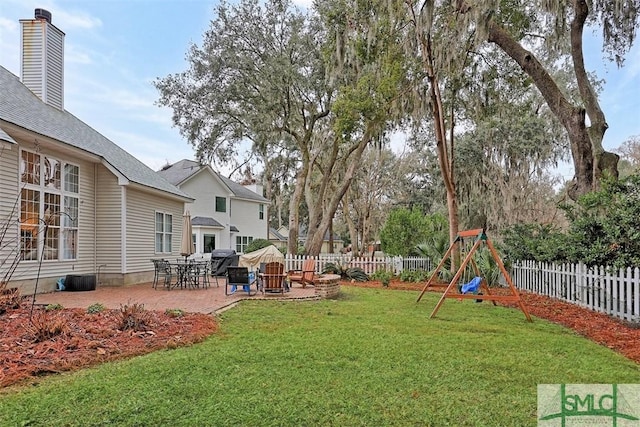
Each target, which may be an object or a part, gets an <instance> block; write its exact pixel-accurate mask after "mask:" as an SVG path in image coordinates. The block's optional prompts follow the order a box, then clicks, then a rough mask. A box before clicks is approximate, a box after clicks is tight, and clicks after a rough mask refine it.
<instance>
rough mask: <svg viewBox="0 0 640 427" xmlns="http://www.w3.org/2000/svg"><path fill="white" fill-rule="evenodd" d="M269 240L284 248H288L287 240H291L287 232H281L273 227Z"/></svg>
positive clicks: (270, 230) (277, 246)
mask: <svg viewBox="0 0 640 427" xmlns="http://www.w3.org/2000/svg"><path fill="white" fill-rule="evenodd" d="M269 241H270V242H271V243H273V244H274V245H275V246H276V248H284V249H285V250H286V249H287V242H288V241H289V237H288V236H287V235H286V234H282V233H280V232H279V231H278V230H276V229H275V228H273V227H270V228H269Z"/></svg>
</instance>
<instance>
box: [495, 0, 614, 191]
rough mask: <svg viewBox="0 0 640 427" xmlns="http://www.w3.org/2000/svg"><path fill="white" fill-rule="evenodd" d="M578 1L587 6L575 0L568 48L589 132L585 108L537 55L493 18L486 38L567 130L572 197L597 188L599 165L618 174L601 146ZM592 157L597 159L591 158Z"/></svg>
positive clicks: (603, 123)
mask: <svg viewBox="0 0 640 427" xmlns="http://www.w3.org/2000/svg"><path fill="white" fill-rule="evenodd" d="M580 4H582V6H584V7H586V4H584V1H582V0H576V3H575V4H574V6H575V7H576V17H575V18H574V21H573V22H572V27H571V51H572V55H573V60H574V61H573V62H574V72H575V73H576V78H577V79H578V84H579V88H580V94H581V96H582V98H583V101H584V103H585V105H586V106H587V109H588V112H589V118H590V119H591V120H592V123H593V128H592V129H591V133H590V132H589V129H588V128H587V125H586V112H587V110H585V109H584V108H580V107H577V106H574V105H572V104H571V103H570V102H569V100H568V99H567V98H566V97H565V96H564V94H563V93H562V91H561V90H560V88H559V87H558V86H557V85H556V83H555V81H554V80H553V78H552V77H551V75H550V74H549V73H548V72H547V70H545V68H544V67H543V66H542V64H541V63H540V62H539V61H538V59H537V58H536V57H535V56H534V55H533V54H532V53H531V52H529V51H528V50H526V49H524V48H523V47H522V46H521V45H520V44H519V43H518V42H517V41H516V40H515V39H514V38H513V37H511V35H510V34H509V33H508V32H507V31H506V30H505V29H504V28H502V27H501V26H499V25H498V24H497V23H496V22H495V21H493V20H492V21H491V22H490V23H489V25H488V31H489V35H488V40H489V42H492V43H495V44H496V45H497V46H499V47H500V48H501V49H502V50H503V51H504V52H505V53H506V54H507V55H509V56H510V57H511V58H512V59H514V60H515V61H516V62H517V63H518V65H520V67H521V68H522V69H523V70H524V71H525V72H526V73H527V74H528V75H529V76H530V77H531V78H532V79H533V81H534V82H535V85H536V87H537V88H538V90H539V91H540V93H541V94H542V96H543V97H544V99H545V101H546V102H547V105H548V106H549V108H550V109H551V111H552V112H553V114H554V115H555V116H556V117H557V118H558V120H559V121H560V123H561V124H562V125H563V126H564V128H565V129H566V131H567V135H568V137H569V142H570V144H571V154H572V158H573V166H574V173H575V175H574V178H573V182H572V183H571V186H570V188H569V191H568V194H569V197H571V198H572V199H573V200H576V199H577V198H578V197H579V196H581V195H583V194H586V193H588V192H590V191H592V190H593V189H595V188H596V186H597V179H599V177H600V176H601V175H602V169H601V168H602V167H607V168H610V169H613V171H612V172H611V174H612V175H614V176H616V177H617V167H616V165H617V160H616V157H615V155H610V154H612V153H607V154H605V152H604V150H603V149H602V137H603V136H604V132H605V130H606V128H607V124H606V121H605V120H604V114H603V113H602V111H601V109H600V107H599V105H598V102H597V98H596V96H595V92H594V91H593V89H592V88H591V84H590V83H589V80H588V78H587V74H586V71H585V70H584V61H583V57H582V28H583V26H584V20H585V19H586V14H588V10H586V12H585V10H583V8H582V7H581V6H580ZM592 136H593V138H592ZM594 157H595V158H596V159H597V160H595V161H594Z"/></svg>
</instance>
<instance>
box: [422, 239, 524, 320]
mask: <svg viewBox="0 0 640 427" xmlns="http://www.w3.org/2000/svg"><path fill="white" fill-rule="evenodd" d="M469 238H472V239H475V241H474V244H473V246H472V247H471V249H470V250H469V251H468V252H467V253H466V255H465V257H464V259H463V261H462V262H461V263H460V267H458V270H457V271H456V274H455V275H454V276H453V278H452V279H451V282H449V284H448V285H447V286H446V287H445V290H444V292H443V293H442V296H441V297H440V300H439V301H438V303H437V304H436V306H435V308H434V309H433V311H432V312H431V316H429V318H433V317H435V315H436V313H437V312H438V310H439V309H440V307H441V306H442V304H443V303H444V300H445V299H446V298H456V299H474V300H477V301H484V300H487V301H491V302H493V305H496V302H505V303H516V304H517V305H518V307H520V310H522V312H523V313H524V315H525V317H526V318H527V320H528V321H529V322H531V321H532V320H531V316H530V315H529V312H528V311H527V307H526V306H525V305H524V302H523V301H522V298H520V294H519V293H518V290H517V289H516V287H515V286H514V285H513V281H512V280H511V276H510V275H509V273H508V272H507V270H506V268H505V267H504V263H503V262H502V259H501V258H500V256H499V255H498V252H497V251H496V249H495V247H494V246H493V243H491V240H489V238H487V235H486V233H485V232H484V229H482V228H478V229H474V230H466V231H460V232H459V233H458V235H457V236H456V239H455V241H454V242H453V243H452V244H451V246H449V249H448V250H447V252H446V253H445V255H444V256H443V257H442V260H441V261H440V263H439V264H438V266H437V267H436V269H435V270H434V271H433V274H432V275H431V277H430V278H429V280H428V281H427V283H426V284H425V286H424V288H422V292H420V295H419V296H418V300H417V301H416V302H419V301H420V300H421V299H422V296H423V295H424V293H425V292H426V291H427V290H428V289H430V288H442V287H443V285H442V284H438V283H436V278H437V277H438V273H439V272H440V270H441V269H442V267H443V266H444V264H445V262H446V260H447V259H448V258H449V257H451V255H452V253H453V251H454V249H455V248H456V246H457V245H459V244H462V243H464V239H469ZM483 244H485V245H487V248H488V249H489V252H490V253H491V256H492V257H493V259H494V260H495V262H496V264H497V265H498V268H500V271H501V272H502V275H503V276H504V279H505V281H506V283H507V285H508V288H509V291H510V293H509V294H508V295H496V294H492V293H491V290H490V289H489V287H488V286H487V283H486V281H485V280H484V278H483V279H482V283H481V285H480V289H482V291H483V293H482V294H477V295H476V294H463V293H460V292H459V291H458V287H457V286H456V284H457V283H458V281H459V280H460V278H461V277H462V275H463V273H464V271H465V269H466V268H467V265H468V264H471V267H472V268H473V270H474V272H475V274H476V276H481V273H480V270H479V268H478V266H477V264H476V262H475V260H474V258H473V256H474V255H475V253H476V251H477V250H478V248H479V247H480V246H481V245H483Z"/></svg>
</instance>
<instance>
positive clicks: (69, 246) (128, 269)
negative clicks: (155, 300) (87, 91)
mask: <svg viewBox="0 0 640 427" xmlns="http://www.w3.org/2000/svg"><path fill="white" fill-rule="evenodd" d="M20 24H21V27H22V37H21V40H22V54H21V61H22V64H21V70H22V82H21V81H20V80H19V79H18V77H17V76H15V75H13V74H12V73H10V72H9V71H8V70H6V69H5V68H3V67H1V66H0V218H2V221H3V223H2V227H1V230H2V234H0V239H1V245H0V280H2V279H5V280H6V278H7V275H8V271H10V269H11V268H12V267H13V266H12V264H13V261H14V260H16V261H18V264H17V266H16V268H15V271H13V273H12V274H11V277H10V282H9V285H8V286H10V287H18V288H19V289H20V290H21V291H22V292H23V293H30V292H33V289H34V286H35V285H36V283H37V284H38V291H51V290H53V289H54V287H55V283H56V281H57V279H58V278H60V277H65V276H66V275H67V274H96V273H99V281H100V282H101V283H102V284H112V285H126V284H132V283H138V282H144V281H149V280H151V277H152V275H153V264H152V263H151V262H150V259H151V258H159V257H165V258H169V257H179V256H180V254H179V251H180V237H181V236H180V233H181V229H182V214H183V212H184V205H185V203H187V202H191V201H192V200H193V199H192V198H191V197H189V196H188V195H187V194H186V193H184V192H183V191H182V190H180V189H178V188H177V187H175V186H173V185H172V184H170V183H169V182H167V181H166V180H165V179H164V178H162V177H161V176H159V175H158V174H157V173H156V172H154V171H153V170H151V169H150V168H148V167H147V166H145V165H144V164H142V163H141V162H140V161H138V160H137V159H135V158H134V157H133V156H131V155H130V154H128V153H127V152H126V151H124V150H123V149H121V148H120V147H118V146H117V145H116V144H114V143H113V142H112V141H110V140H109V139H107V138H106V137H104V136H103V135H101V134H100V133H98V132H97V131H95V130H94V129H92V128H91V127H89V126H88V125H87V124H85V123H83V122H82V121H80V120H79V119H78V118H76V117H75V116H73V115H72V114H71V113H69V112H67V111H65V110H64V103H63V100H64V94H63V86H64V85H63V80H64V77H63V76H64V70H63V62H64V60H63V58H62V52H63V51H64V48H63V44H64V33H63V32H62V31H60V30H59V29H58V28H56V27H55V26H54V25H52V24H51V14H49V13H48V12H47V11H43V10H41V9H36V19H29V20H20ZM45 223H46V225H45ZM37 278H39V279H37Z"/></svg>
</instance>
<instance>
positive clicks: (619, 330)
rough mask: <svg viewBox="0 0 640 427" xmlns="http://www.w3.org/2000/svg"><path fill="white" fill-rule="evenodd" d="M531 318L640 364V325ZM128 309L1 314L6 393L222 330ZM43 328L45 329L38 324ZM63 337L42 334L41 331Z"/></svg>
mask: <svg viewBox="0 0 640 427" xmlns="http://www.w3.org/2000/svg"><path fill="white" fill-rule="evenodd" d="M342 285H346V286H362V287H375V288H383V286H382V284H381V283H380V282H374V281H371V282H355V283H353V282H342ZM422 287H423V284H420V283H419V284H412V283H403V282H397V281H395V282H394V281H392V282H391V284H390V285H389V287H388V289H404V290H414V291H415V290H421V289H422ZM522 298H523V299H524V302H525V304H526V306H527V309H528V311H529V313H530V314H531V315H533V316H536V317H539V318H542V319H547V320H550V321H552V322H555V323H558V324H561V325H563V326H566V327H568V328H571V329H573V330H574V331H576V332H577V333H578V334H580V335H582V336H584V337H586V338H588V339H591V340H593V341H595V342H597V343H599V344H601V345H605V346H607V347H609V348H611V349H613V350H614V351H617V352H618V353H620V354H622V355H624V356H625V357H627V358H629V359H631V360H633V361H634V362H636V363H640V327H639V325H632V324H627V323H624V322H622V321H619V320H615V319H614V318H612V317H609V316H607V315H605V314H601V313H595V312H592V311H591V310H588V309H585V308H581V307H578V306H575V305H573V304H569V303H565V302H562V301H558V300H555V299H552V298H548V297H544V296H539V295H535V294H530V293H522ZM122 314H123V313H122V310H104V311H102V312H100V313H95V314H89V313H88V312H87V309H62V310H51V311H46V310H45V309H44V308H43V307H35V308H34V311H33V314H32V316H31V319H32V320H31V321H30V320H29V317H30V305H29V304H27V303H26V302H25V303H23V304H22V305H20V307H19V308H9V309H8V310H7V311H6V312H5V313H3V314H0V367H1V370H0V388H2V387H7V386H9V385H13V384H17V383H26V382H27V381H29V380H34V379H36V378H37V377H39V376H42V375H46V374H50V373H59V372H64V371H73V370H77V369H81V368H83V367H88V366H93V365H97V364H99V363H103V362H106V361H111V360H117V359H123V358H127V357H131V356H136V355H141V354H146V353H150V352H152V351H155V350H159V349H164V348H177V347H180V346H186V345H190V344H193V343H196V342H200V341H202V340H204V339H205V338H206V337H208V336H210V335H212V334H214V333H215V332H216V331H217V327H218V325H217V323H216V321H215V318H214V317H213V316H211V315H206V314H193V313H185V314H184V315H183V316H176V317H173V316H171V313H166V312H159V311H145V313H144V322H143V323H144V324H143V325H138V326H142V327H139V328H137V329H138V331H136V330H127V329H123V328H122V323H123V315H122ZM38 326H39V327H38ZM55 328H59V329H61V331H62V332H61V333H60V334H57V335H55V336H52V337H44V336H40V337H38V335H42V331H43V330H45V331H46V330H50V329H55Z"/></svg>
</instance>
